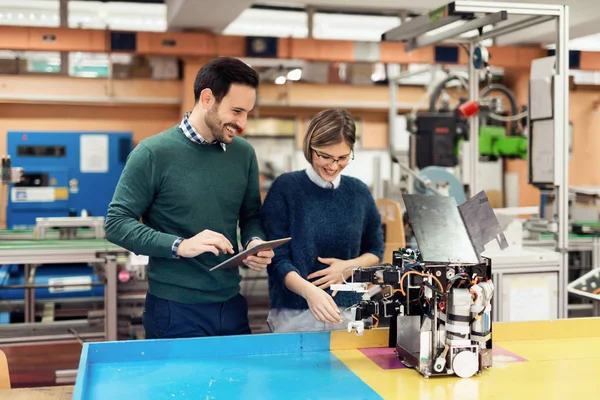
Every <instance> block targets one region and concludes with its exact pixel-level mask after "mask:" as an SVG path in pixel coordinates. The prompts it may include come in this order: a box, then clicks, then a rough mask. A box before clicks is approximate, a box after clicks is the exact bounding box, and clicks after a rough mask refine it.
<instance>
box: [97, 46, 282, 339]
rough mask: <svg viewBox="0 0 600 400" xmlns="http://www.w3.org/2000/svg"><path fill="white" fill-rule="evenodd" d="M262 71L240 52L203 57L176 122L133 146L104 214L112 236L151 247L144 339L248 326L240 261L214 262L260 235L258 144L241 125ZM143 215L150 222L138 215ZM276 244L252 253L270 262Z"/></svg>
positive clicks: (137, 247) (135, 246)
mask: <svg viewBox="0 0 600 400" xmlns="http://www.w3.org/2000/svg"><path fill="white" fill-rule="evenodd" d="M258 82H259V79H258V75H257V73H256V72H255V71H254V70H253V69H252V68H251V67H249V66H248V65H246V64H245V63H243V62H242V61H240V60H237V59H234V58H224V57H223V58H218V59H216V60H213V61H211V62H209V63H208V64H206V65H205V66H203V67H202V68H201V69H200V71H199V72H198V74H197V76H196V79H195V82H194V100H195V105H194V108H193V110H192V112H191V113H186V114H185V115H184V117H183V120H182V121H181V123H180V124H179V125H176V126H174V127H172V128H170V129H168V130H167V131H164V132H161V133H159V134H157V135H155V136H152V137H150V138H147V139H145V140H143V141H141V142H140V143H139V144H138V145H137V146H136V148H135V149H134V150H133V151H132V152H131V154H130V155H129V158H128V160H127V164H126V166H125V169H124V170H123V173H122V175H121V178H120V180H119V183H118V185H117V188H116V190H115V194H114V197H113V200H112V202H111V203H110V205H109V209H108V214H107V217H106V226H105V231H106V237H107V239H108V240H109V241H110V242H112V243H115V244H117V245H119V246H122V247H124V248H126V249H128V250H130V251H132V252H134V253H136V254H144V255H147V256H149V263H148V284H149V289H148V294H147V295H146V303H145V309H144V315H143V323H144V328H145V330H146V338H148V339H153V338H179V337H198V336H218V335H237V334H249V333H250V327H249V324H248V305H247V302H246V300H245V299H244V297H243V296H242V295H241V294H240V293H239V289H240V286H239V283H240V280H241V276H240V274H239V271H238V269H237V268H223V269H220V268H219V269H217V270H215V271H212V272H211V271H209V269H210V268H211V267H214V266H215V265H217V264H219V263H221V262H222V261H224V260H226V259H227V258H228V257H231V254H234V253H236V251H235V249H236V247H237V246H236V244H237V225H238V221H239V227H240V233H241V241H242V244H243V245H244V248H252V247H254V246H256V245H258V244H259V243H261V242H262V241H263V238H264V237H265V236H264V233H263V232H262V230H261V225H260V206H261V200H260V190H259V184H258V166H257V161H256V155H255V153H254V149H253V148H252V147H251V146H250V145H249V144H248V142H246V141H245V140H244V139H242V138H240V137H236V134H237V133H239V132H241V131H242V130H243V129H244V128H245V126H246V121H247V118H248V113H249V112H250V110H252V108H253V107H254V103H255V100H256V89H257V87H258ZM140 218H141V219H142V220H143V223H141V222H140ZM272 257H273V251H271V250H269V251H262V252H260V253H258V254H257V255H256V256H251V257H248V258H246V260H245V261H244V262H245V264H246V265H247V266H248V267H250V268H252V269H253V270H256V271H260V270H264V269H265V268H266V267H267V265H268V264H269V263H270V262H271V258H272Z"/></svg>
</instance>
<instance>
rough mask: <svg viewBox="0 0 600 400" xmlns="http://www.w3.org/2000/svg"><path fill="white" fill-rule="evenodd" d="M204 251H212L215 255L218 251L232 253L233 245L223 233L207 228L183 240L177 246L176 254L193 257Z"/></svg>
mask: <svg viewBox="0 0 600 400" xmlns="http://www.w3.org/2000/svg"><path fill="white" fill-rule="evenodd" d="M206 252H210V253H213V254H214V255H215V256H218V255H219V253H223V254H228V253H229V254H233V253H234V251H233V245H232V244H231V242H230V241H229V240H228V239H227V238H226V237H225V236H224V235H222V234H220V233H217V232H213V231H211V230H208V229H205V230H203V231H202V232H200V233H199V234H197V235H196V236H194V237H192V238H190V239H185V240H183V241H182V242H181V243H180V244H179V247H178V248H177V255H178V256H180V257H185V258H193V257H196V256H198V255H200V254H202V253H206Z"/></svg>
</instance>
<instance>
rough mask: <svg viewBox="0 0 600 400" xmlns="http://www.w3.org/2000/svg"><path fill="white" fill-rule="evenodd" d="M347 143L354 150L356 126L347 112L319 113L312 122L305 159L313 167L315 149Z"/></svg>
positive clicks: (336, 110)
mask: <svg viewBox="0 0 600 400" xmlns="http://www.w3.org/2000/svg"><path fill="white" fill-rule="evenodd" d="M342 141H344V142H346V144H347V145H348V146H350V149H351V150H352V149H354V143H355V142H356V125H355V124H354V119H352V116H351V115H350V113H349V112H348V111H347V110H343V109H328V110H323V111H321V112H319V113H318V114H317V115H315V117H314V118H313V119H312V120H311V121H310V124H309V125H308V130H307V131H306V136H304V143H303V146H302V149H303V151H304V157H305V158H306V161H308V162H309V163H310V164H311V165H312V160H313V150H312V149H313V148H323V147H329V146H333V145H336V144H338V143H340V142H342Z"/></svg>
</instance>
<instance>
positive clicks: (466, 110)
mask: <svg viewBox="0 0 600 400" xmlns="http://www.w3.org/2000/svg"><path fill="white" fill-rule="evenodd" d="M478 112H479V103H478V102H477V101H475V100H469V101H467V102H465V103H463V104H461V105H460V106H459V107H458V113H459V114H460V115H461V116H463V117H465V118H469V117H471V116H473V115H475V114H477V113H478Z"/></svg>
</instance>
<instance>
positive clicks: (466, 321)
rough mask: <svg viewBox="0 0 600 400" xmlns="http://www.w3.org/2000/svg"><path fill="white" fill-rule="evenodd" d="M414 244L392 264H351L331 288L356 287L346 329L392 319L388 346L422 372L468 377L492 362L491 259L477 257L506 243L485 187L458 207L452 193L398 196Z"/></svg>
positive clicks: (373, 325) (360, 329)
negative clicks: (351, 318) (358, 295)
mask: <svg viewBox="0 0 600 400" xmlns="http://www.w3.org/2000/svg"><path fill="white" fill-rule="evenodd" d="M403 200H404V204H405V206H406V208H407V212H408V214H409V216H410V219H411V222H412V226H413V230H414V234H415V237H416V240H417V247H418V249H410V248H401V249H399V250H398V251H396V252H394V255H393V261H392V263H391V264H383V265H377V266H373V267H368V268H353V271H352V276H351V278H349V279H348V280H344V283H343V284H340V285H332V290H338V291H340V290H346V291H353V292H358V293H362V299H361V301H360V302H359V303H358V304H356V305H354V306H353V307H352V314H353V316H354V321H352V322H350V323H349V324H348V331H349V332H353V331H354V332H356V333H357V334H362V333H363V331H364V330H365V329H372V328H376V327H378V324H379V321H380V320H381V319H384V318H386V319H388V318H389V320H390V346H391V347H395V349H396V355H397V356H398V358H399V359H400V360H401V361H402V362H403V363H404V364H405V365H406V366H407V367H409V368H414V369H416V370H417V371H418V372H420V373H421V374H422V375H423V376H424V377H425V378H429V377H432V376H448V375H455V376H459V377H461V378H470V377H472V376H473V375H475V374H480V373H481V372H482V371H483V370H484V369H486V368H490V367H491V366H492V315H491V312H492V306H491V304H492V297H493V295H494V289H495V288H494V282H493V279H492V262H491V259H490V258H486V257H483V256H482V255H481V253H482V252H484V251H485V250H486V249H487V248H489V247H490V245H495V244H494V243H493V242H494V239H495V242H496V243H497V245H498V247H499V248H500V249H502V250H504V249H505V248H506V247H508V243H507V241H506V238H505V237H504V234H503V233H502V229H501V227H500V225H499V223H498V220H497V219H496V216H495V214H494V212H493V210H492V208H491V206H490V204H489V201H488V198H487V196H486V195H485V192H480V193H479V194H478V195H476V196H474V197H473V198H472V199H470V200H468V201H467V202H465V203H463V204H462V205H461V206H460V207H457V206H456V202H455V200H454V198H452V197H445V196H427V195H404V196H403Z"/></svg>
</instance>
